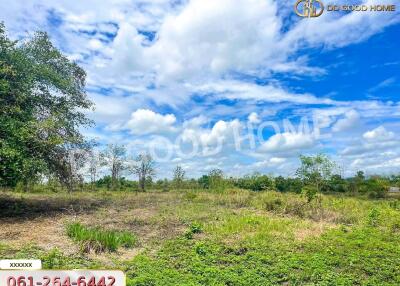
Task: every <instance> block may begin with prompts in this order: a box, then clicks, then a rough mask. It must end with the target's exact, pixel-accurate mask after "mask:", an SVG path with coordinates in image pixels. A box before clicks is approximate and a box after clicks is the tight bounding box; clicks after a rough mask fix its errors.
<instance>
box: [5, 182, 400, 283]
mask: <svg viewBox="0 0 400 286" xmlns="http://www.w3.org/2000/svg"><path fill="white" fill-rule="evenodd" d="M16 196H17V195H16ZM46 196H47V195H42V196H41V197H40V202H42V200H43V199H45V197H46ZM36 197H37V195H36V194H33V195H31V194H24V203H31V202H32V198H36ZM50 197H51V199H52V201H53V203H54V204H56V203H57V202H58V199H57V195H54V194H51V195H50ZM104 197H105V196H104V195H103V194H95V193H89V194H85V193H74V194H71V197H67V198H63V199H62V200H63V201H64V200H66V202H68V204H69V202H70V201H73V202H75V201H79V200H81V199H82V200H83V199H84V198H86V199H87V202H88V203H91V204H92V203H93V205H98V204H97V202H99V201H103V199H104ZM106 197H107V201H108V204H107V206H106V207H104V206H100V207H99V208H98V209H94V210H93V209H91V210H92V211H91V212H87V213H85V214H84V216H83V217H82V219H80V217H79V216H80V215H81V214H80V213H79V212H78V213H74V214H72V215H69V214H68V215H67V216H68V218H71V217H72V216H74V217H75V215H76V217H77V221H88V218H89V219H90V221H93V222H94V223H95V225H96V226H98V227H87V226H84V225H82V224H79V223H75V224H70V225H68V226H67V229H68V230H70V231H71V234H70V233H68V236H69V237H71V238H72V239H73V240H75V241H77V242H78V243H79V244H81V245H82V248H85V247H86V246H90V247H89V250H96V248H99V249H100V250H101V251H105V252H104V253H103V252H101V253H99V254H98V255H93V256H92V255H88V254H87V253H86V252H84V251H80V252H78V251H76V252H77V253H69V252H68V251H67V250H68V249H65V248H64V249H65V252H64V253H63V252H62V251H61V250H57V249H53V250H48V248H37V247H35V246H34V247H27V248H19V246H16V245H15V246H12V245H11V244H12V243H14V242H13V241H12V240H8V242H7V243H10V244H6V243H3V244H2V243H0V258H1V259H5V258H37V259H42V261H43V265H44V268H45V269H50V268H51V269H79V268H83V269H85V268H87V269H101V268H107V269H121V270H123V271H124V272H125V273H126V275H127V284H128V285H129V286H134V285H137V286H139V285H143V286H144V285H146V286H151V285H160V286H161V285H163V286H164V285H165V286H169V285H171V286H172V285H192V286H193V285H199V286H200V285H243V286H245V285H260V286H261V285H262V286H264V285H349V286H350V285H388V286H389V285H393V286H394V285H400V271H399V265H400V200H399V199H396V198H386V199H369V198H365V197H356V196H353V197H352V196H346V195H343V194H333V195H327V194H325V195H323V196H322V202H321V203H320V204H319V203H317V202H313V203H311V204H307V203H305V202H306V198H304V197H302V196H300V195H297V194H292V193H276V192H260V193H254V192H249V191H243V190H227V191H225V192H221V191H220V192H212V191H195V190H191V191H183V190H181V191H171V192H168V193H139V194H129V193H122V192H121V193H120V192H113V193H109V194H107V196H106ZM38 199H39V198H38ZM68 204H66V205H68ZM58 208H59V207H57V209H58ZM60 209H61V208H60ZM67 221H70V220H67ZM16 223H18V222H16ZM110 226H113V228H114V227H115V229H121V230H128V229H129V230H131V231H134V232H135V235H136V236H137V237H138V238H140V244H135V245H134V247H137V248H134V249H130V250H125V249H120V251H118V252H113V251H115V250H117V249H118V247H123V246H124V245H125V246H129V245H130V246H132V245H133V243H134V241H135V240H134V241H133V242H132V240H130V239H131V237H132V235H131V234H130V233H127V232H121V231H110V230H106V229H109V227H110ZM172 230H174V231H172ZM105 233H113V234H114V235H111V236H110V237H113V238H112V239H109V237H108V236H107V235H104V234H105ZM124 233H125V234H126V235H127V236H128V239H126V238H123V235H122V234H124ZM117 237H118V239H117ZM108 240H109V241H110V242H105V241H108ZM115 241H118V242H117V243H115ZM123 241H130V243H128V244H124V242H123ZM99 245H102V246H101V247H100V246H99ZM104 245H112V247H111V249H114V250H111V249H110V248H107V247H105V246H104Z"/></svg>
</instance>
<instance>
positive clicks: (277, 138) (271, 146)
mask: <svg viewBox="0 0 400 286" xmlns="http://www.w3.org/2000/svg"><path fill="white" fill-rule="evenodd" d="M314 144H315V138H314V136H313V135H312V134H304V133H292V132H285V133H279V134H275V135H272V136H271V137H270V138H268V140H267V141H266V142H264V143H263V144H262V145H261V147H260V151H261V152H271V153H277V152H286V151H293V150H301V149H307V148H310V147H312V146H314Z"/></svg>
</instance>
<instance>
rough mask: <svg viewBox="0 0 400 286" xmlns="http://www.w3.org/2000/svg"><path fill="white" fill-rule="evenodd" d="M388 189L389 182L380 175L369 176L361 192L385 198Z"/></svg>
mask: <svg viewBox="0 0 400 286" xmlns="http://www.w3.org/2000/svg"><path fill="white" fill-rule="evenodd" d="M387 191H388V185H387V182H386V181H385V180H384V179H382V178H379V177H372V178H369V179H368V180H366V181H365V182H364V184H363V185H362V187H361V192H362V193H367V194H368V197H370V198H384V197H385V196H386V193H387Z"/></svg>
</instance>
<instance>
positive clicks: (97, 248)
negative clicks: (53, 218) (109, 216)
mask: <svg viewBox="0 0 400 286" xmlns="http://www.w3.org/2000/svg"><path fill="white" fill-rule="evenodd" d="M67 235H68V236H69V237H70V238H72V239H73V240H75V241H77V242H79V243H80V244H81V250H83V251H84V252H90V251H91V250H93V251H94V252H103V251H116V250H117V249H118V247H119V246H123V247H132V246H133V245H134V244H135V242H136V238H135V237H134V236H133V235H132V234H131V233H129V232H126V231H115V230H102V229H100V228H99V227H86V226H84V225H82V224H80V223H71V224H69V225H68V226H67Z"/></svg>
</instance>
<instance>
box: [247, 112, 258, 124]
mask: <svg viewBox="0 0 400 286" xmlns="http://www.w3.org/2000/svg"><path fill="white" fill-rule="evenodd" d="M247 120H248V121H249V122H250V123H254V124H258V123H260V122H261V120H260V118H259V117H258V114H257V112H252V113H250V114H249V116H248V117H247Z"/></svg>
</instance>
